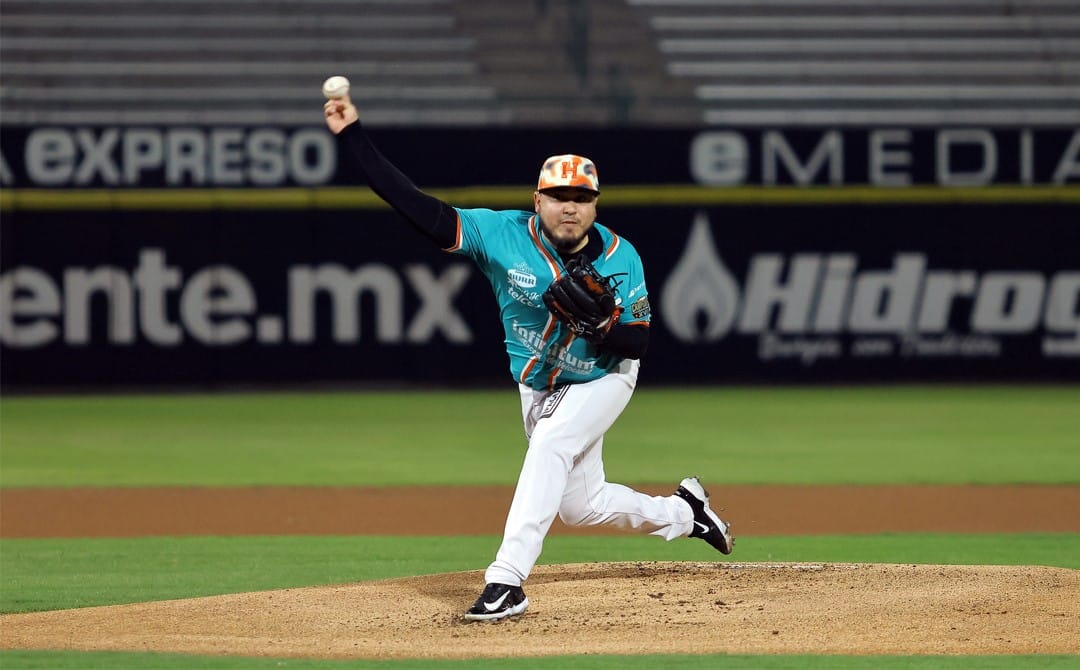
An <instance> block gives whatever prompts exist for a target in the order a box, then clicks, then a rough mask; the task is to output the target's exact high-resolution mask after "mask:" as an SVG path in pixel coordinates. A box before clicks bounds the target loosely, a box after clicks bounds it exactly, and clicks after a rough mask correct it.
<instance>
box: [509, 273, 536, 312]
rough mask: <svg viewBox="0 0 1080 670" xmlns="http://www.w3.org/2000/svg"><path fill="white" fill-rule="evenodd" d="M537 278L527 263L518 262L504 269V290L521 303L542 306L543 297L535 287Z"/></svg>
mask: <svg viewBox="0 0 1080 670" xmlns="http://www.w3.org/2000/svg"><path fill="white" fill-rule="evenodd" d="M538 283H539V280H538V279H537V278H536V274H534V273H533V271H532V268H530V267H529V264H528V263H524V262H522V263H518V264H517V265H515V266H514V267H512V268H510V269H508V270H507V271H506V292H507V293H508V294H509V295H510V297H511V298H513V299H514V300H517V301H518V302H520V303H521V304H523V305H528V306H530V307H542V306H543V299H542V298H541V297H540V291H539V290H538V289H537V288H536V286H537V284H538Z"/></svg>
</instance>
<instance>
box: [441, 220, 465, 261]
mask: <svg viewBox="0 0 1080 670" xmlns="http://www.w3.org/2000/svg"><path fill="white" fill-rule="evenodd" d="M456 218H457V231H456V232H455V233H454V246H452V247H447V248H445V249H443V251H445V252H446V253H453V252H455V251H457V250H458V249H460V248H461V214H457V215H456Z"/></svg>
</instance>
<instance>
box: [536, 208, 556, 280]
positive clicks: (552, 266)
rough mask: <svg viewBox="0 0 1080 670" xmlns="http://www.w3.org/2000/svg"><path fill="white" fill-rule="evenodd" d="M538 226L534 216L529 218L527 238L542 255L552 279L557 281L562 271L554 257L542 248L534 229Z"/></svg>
mask: <svg viewBox="0 0 1080 670" xmlns="http://www.w3.org/2000/svg"><path fill="white" fill-rule="evenodd" d="M534 224H535V225H534ZM538 227H539V224H536V215H535V214H534V215H533V216H531V217H529V237H531V238H532V241H533V244H535V245H536V248H537V249H539V250H540V254H541V255H543V257H544V261H545V262H546V263H547V264H548V269H549V270H551V277H552V279H558V278H559V275H561V274H562V270H560V269H559V262H558V261H557V260H555V257H554V256H552V255H551V252H550V251H548V250H547V247H545V246H544V242H543V240H541V239H540V235H539V233H537V232H536V229H537V228H538Z"/></svg>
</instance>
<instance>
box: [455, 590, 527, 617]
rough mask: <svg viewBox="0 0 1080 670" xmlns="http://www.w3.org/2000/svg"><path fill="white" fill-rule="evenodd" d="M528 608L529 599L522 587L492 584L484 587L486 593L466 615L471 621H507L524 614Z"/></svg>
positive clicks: (481, 595) (482, 594)
mask: <svg viewBox="0 0 1080 670" xmlns="http://www.w3.org/2000/svg"><path fill="white" fill-rule="evenodd" d="M528 606H529V599H528V598H526V597H525V591H523V590H522V589H521V587H520V586H510V585H508V584H494V583H492V584H488V585H487V586H485V587H484V592H483V593H481V594H480V597H479V598H478V599H477V600H476V602H475V603H473V606H472V607H470V608H469V611H468V612H466V613H465V618H466V619H468V620H469V621H494V620H495V619H505V618H506V617H508V616H515V615H518V614H521V613H523V612H524V611H525V608H527V607H528Z"/></svg>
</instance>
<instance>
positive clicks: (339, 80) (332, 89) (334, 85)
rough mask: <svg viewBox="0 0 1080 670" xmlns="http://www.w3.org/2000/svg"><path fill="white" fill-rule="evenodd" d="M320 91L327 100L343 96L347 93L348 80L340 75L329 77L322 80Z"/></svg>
mask: <svg viewBox="0 0 1080 670" xmlns="http://www.w3.org/2000/svg"><path fill="white" fill-rule="evenodd" d="M322 92H323V95H325V96H326V97H327V99H328V100H333V99H335V98H344V97H345V96H347V95H348V94H349V80H348V79H346V78H345V77H341V76H334V77H330V78H329V79H327V80H326V81H324V82H323V85H322Z"/></svg>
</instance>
